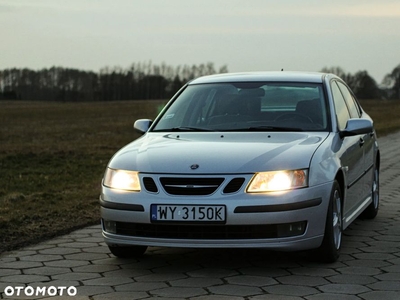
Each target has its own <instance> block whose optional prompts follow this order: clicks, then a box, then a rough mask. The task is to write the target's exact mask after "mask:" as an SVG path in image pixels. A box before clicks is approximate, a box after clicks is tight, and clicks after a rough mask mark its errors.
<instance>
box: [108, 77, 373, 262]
mask: <svg viewBox="0 0 400 300" xmlns="http://www.w3.org/2000/svg"><path fill="white" fill-rule="evenodd" d="M134 128H135V129H136V130H138V131H140V132H141V133H143V135H142V136H141V137H140V138H139V139H137V140H135V141H133V142H132V143H130V144H128V145H127V146H125V147H123V148H122V149H121V150H120V151H118V152H117V153H116V154H115V155H114V156H113V158H112V159H111V160H110V162H109V164H108V167H107V169H106V171H105V175H104V178H103V182H102V192H101V196H100V205H101V218H102V231H103V236H104V239H105V242H106V243H107V245H108V247H109V248H110V250H111V252H112V253H113V254H114V255H116V256H119V257H128V256H139V255H142V254H143V253H144V252H145V251H146V249H147V247H148V246H158V247H160V246H161V247H194V248H266V249H274V250H280V251H297V250H311V251H310V253H312V255H313V257H318V258H319V260H321V261H325V262H333V261H335V260H336V259H337V258H338V256H339V254H340V249H341V244H342V233H343V230H345V229H346V227H348V226H349V225H350V224H351V223H352V222H353V221H354V220H355V219H356V218H357V217H359V216H360V215H362V217H364V218H374V217H375V216H376V214H377V212H378V207H379V165H380V154H379V148H378V143H377V137H376V134H375V130H374V127H373V122H372V120H371V118H370V117H369V116H368V114H367V113H366V112H365V111H364V110H363V109H362V108H361V106H360V104H359V102H358V101H357V99H356V97H355V96H354V94H353V93H352V91H351V90H350V89H349V87H348V86H347V85H346V83H345V82H343V80H341V79H340V78H339V77H337V76H335V75H332V74H323V73H304V72H264V73H242V74H223V75H213V76H205V77H201V78H198V79H195V80H193V81H191V82H189V83H188V84H186V85H185V86H184V87H183V88H182V89H181V90H180V91H179V92H178V93H177V94H176V95H175V96H174V97H173V98H172V99H171V100H170V101H169V102H168V104H167V105H166V107H165V108H164V109H163V111H162V112H161V113H160V114H159V116H158V117H157V118H156V119H155V121H154V122H153V121H151V120H148V119H142V120H138V121H136V122H135V125H134Z"/></svg>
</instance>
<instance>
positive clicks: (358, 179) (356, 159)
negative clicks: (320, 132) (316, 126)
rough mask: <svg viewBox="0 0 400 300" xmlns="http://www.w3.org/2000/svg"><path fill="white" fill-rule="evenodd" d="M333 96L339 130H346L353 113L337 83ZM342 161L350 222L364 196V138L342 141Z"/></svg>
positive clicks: (346, 214) (345, 207) (345, 209)
mask: <svg viewBox="0 0 400 300" xmlns="http://www.w3.org/2000/svg"><path fill="white" fill-rule="evenodd" d="M331 89H332V95H333V100H334V105H335V112H336V118H337V122H338V127H339V128H338V129H339V130H344V129H345V128H346V125H347V121H348V120H349V119H350V118H351V112H350V110H349V108H348V106H347V104H346V101H345V98H344V96H343V93H342V92H341V91H340V89H339V87H338V84H337V81H332V82H331ZM341 142H342V144H341V151H340V160H341V165H342V168H343V170H344V171H345V176H346V186H345V194H346V196H345V201H344V203H343V217H344V219H345V223H347V222H346V219H348V220H349V221H350V219H351V216H352V215H353V213H354V212H355V211H356V209H357V206H358V203H359V202H360V200H361V199H362V194H363V182H362V179H363V174H364V149H363V147H364V144H363V141H362V136H360V135H356V136H348V137H344V138H343V139H342V141H341Z"/></svg>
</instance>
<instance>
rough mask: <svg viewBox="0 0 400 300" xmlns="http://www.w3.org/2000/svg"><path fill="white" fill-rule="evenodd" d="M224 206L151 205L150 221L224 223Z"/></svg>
mask: <svg viewBox="0 0 400 300" xmlns="http://www.w3.org/2000/svg"><path fill="white" fill-rule="evenodd" d="M225 211H226V208H225V206H224V205H165V204H152V205H151V221H153V222H156V221H180V222H193V221H195V222H225V215H226V212H225Z"/></svg>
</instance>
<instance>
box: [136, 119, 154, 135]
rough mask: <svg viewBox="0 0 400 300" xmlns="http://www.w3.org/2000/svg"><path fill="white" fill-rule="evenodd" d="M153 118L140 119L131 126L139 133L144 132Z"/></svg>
mask: <svg viewBox="0 0 400 300" xmlns="http://www.w3.org/2000/svg"><path fill="white" fill-rule="evenodd" d="M152 123H153V120H150V119H140V120H137V121H136V122H135V124H133V128H134V129H135V130H136V131H138V132H139V133H141V134H144V133H146V132H147V130H149V128H150V126H151V124H152Z"/></svg>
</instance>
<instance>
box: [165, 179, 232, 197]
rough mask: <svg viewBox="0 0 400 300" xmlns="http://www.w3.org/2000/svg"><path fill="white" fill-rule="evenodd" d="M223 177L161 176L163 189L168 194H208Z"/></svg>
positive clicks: (216, 187) (216, 186) (217, 185)
mask: <svg viewBox="0 0 400 300" xmlns="http://www.w3.org/2000/svg"><path fill="white" fill-rule="evenodd" d="M223 181H224V178H181V177H161V178H160V182H161V184H162V186H163V188H164V190H165V191H166V192H167V193H168V194H170V195H188V196H192V195H199V196H204V195H210V194H212V193H214V192H215V191H216V190H217V189H218V187H219V186H220V185H221V183H222V182H223Z"/></svg>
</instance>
